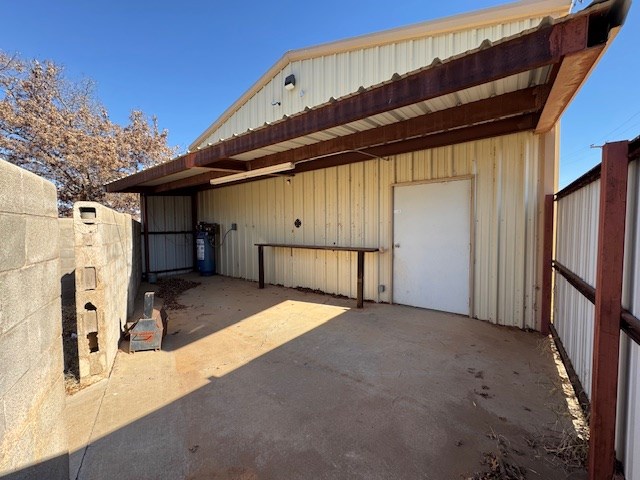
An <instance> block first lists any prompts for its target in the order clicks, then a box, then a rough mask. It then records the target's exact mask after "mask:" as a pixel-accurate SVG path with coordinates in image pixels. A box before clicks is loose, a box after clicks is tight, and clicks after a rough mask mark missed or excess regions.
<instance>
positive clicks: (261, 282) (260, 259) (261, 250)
mask: <svg viewBox="0 0 640 480" xmlns="http://www.w3.org/2000/svg"><path fill="white" fill-rule="evenodd" d="M258 288H264V247H263V246H262V245H258Z"/></svg>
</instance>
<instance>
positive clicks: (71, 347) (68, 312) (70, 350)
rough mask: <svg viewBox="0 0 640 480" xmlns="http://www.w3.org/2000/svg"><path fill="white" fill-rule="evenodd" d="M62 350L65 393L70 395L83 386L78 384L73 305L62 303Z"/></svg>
mask: <svg viewBox="0 0 640 480" xmlns="http://www.w3.org/2000/svg"><path fill="white" fill-rule="evenodd" d="M62 352H63V356H64V387H65V390H66V391H67V395H72V394H73V393H75V392H77V391H78V390H81V389H82V388H83V387H82V386H81V385H80V365H79V364H78V335H77V319H76V306H75V305H62Z"/></svg>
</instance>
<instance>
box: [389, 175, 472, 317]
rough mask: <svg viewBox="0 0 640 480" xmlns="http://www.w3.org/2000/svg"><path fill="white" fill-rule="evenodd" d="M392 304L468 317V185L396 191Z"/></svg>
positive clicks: (445, 184)
mask: <svg viewBox="0 0 640 480" xmlns="http://www.w3.org/2000/svg"><path fill="white" fill-rule="evenodd" d="M393 202H394V203H393V243H394V252H393V301H394V302H395V303H401V304H404V305H412V306H415V307H423V308H431V309H434V310H442V311H445V312H453V313H460V314H463V315H468V314H469V258H470V245H471V243H470V242H471V233H470V228H471V227H470V208H471V180H468V179H466V180H455V181H448V182H438V183H423V184H417V185H406V186H397V187H395V188H394V198H393Z"/></svg>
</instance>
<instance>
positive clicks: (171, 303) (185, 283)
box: [157, 277, 200, 310]
mask: <svg viewBox="0 0 640 480" xmlns="http://www.w3.org/2000/svg"><path fill="white" fill-rule="evenodd" d="M198 285H200V282H192V281H191V280H185V279H184V278H180V277H169V278H163V279H160V280H158V292H157V295H158V297H160V298H162V299H163V300H164V308H166V309H167V310H182V309H184V308H187V306H186V305H183V304H181V303H180V302H178V297H179V296H180V295H182V294H183V293H184V292H186V291H187V290H189V289H191V288H195V287H197V286H198Z"/></svg>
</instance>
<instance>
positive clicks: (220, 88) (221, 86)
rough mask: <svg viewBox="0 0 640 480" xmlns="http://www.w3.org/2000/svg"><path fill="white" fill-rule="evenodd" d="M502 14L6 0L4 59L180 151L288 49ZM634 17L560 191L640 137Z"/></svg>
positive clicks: (609, 57) (603, 72)
mask: <svg viewBox="0 0 640 480" xmlns="http://www.w3.org/2000/svg"><path fill="white" fill-rule="evenodd" d="M501 3H506V2H504V1H495V0H494V1H492V0H475V1H469V0H466V1H465V0H448V1H447V2H427V1H425V0H420V1H418V0H394V1H393V2H390V1H389V0H367V1H351V2H349V1H344V0H342V1H338V0H323V1H322V2H309V3H301V2H294V1H290V0H286V1H280V2H258V1H253V2H252V1H244V2H226V1H219V2H211V1H190V0H184V1H181V2H178V1H166V0H158V1H154V2H151V1H132V0H128V1H123V0H111V1H106V0H95V1H80V0H76V1H73V0H63V1H56V2H52V1H51V0H21V1H20V2H18V1H17V0H7V1H6V2H3V9H2V10H3V11H2V17H3V26H2V29H0V48H2V49H3V50H5V51H7V52H18V53H19V54H20V55H21V56H23V57H26V58H33V57H36V58H47V59H51V60H54V61H56V62H58V63H61V64H63V65H65V67H66V72H67V75H68V76H69V77H71V78H79V77H82V76H87V77H90V78H92V79H94V80H96V81H97V94H98V97H99V99H100V100H101V101H102V103H104V104H105V106H106V107H107V109H108V110H109V112H110V115H111V117H112V118H113V119H114V120H115V121H118V122H126V119H127V115H128V112H129V111H130V110H131V109H132V108H139V109H142V110H143V111H144V112H145V113H147V114H149V115H156V116H157V117H158V120H159V124H160V126H161V127H163V128H167V129H168V130H169V140H170V143H171V144H174V145H175V144H177V145H179V146H180V147H181V148H183V149H184V148H186V146H187V145H188V144H189V143H190V142H191V141H192V140H193V139H195V137H196V136H197V135H199V134H200V133H201V132H202V131H203V130H204V129H205V128H206V127H207V126H208V125H209V124H210V123H211V122H212V121H213V120H215V118H217V116H218V115H219V114H220V113H222V112H223V111H224V110H225V109H226V108H227V107H228V106H229V105H230V104H231V103H232V102H233V101H234V100H235V99H237V98H238V97H239V96H240V95H241V94H242V93H243V92H244V91H245V90H246V89H247V88H248V87H249V86H250V85H251V84H253V82H255V80H257V79H258V77H260V75H262V73H264V71H265V70H267V69H268V68H269V67H270V66H271V65H272V64H273V63H274V62H275V61H276V60H278V58H280V56H281V55H282V54H283V53H284V52H285V51H286V50H291V49H296V48H300V47H305V46H310V45H315V44H318V43H323V42H327V41H332V40H337V39H341V38H345V37H350V36H354V35H360V34H365V33H370V32H373V31H378V30H384V29H388V28H393V27H397V26H401V25H406V24H410V23H416V22H419V21H423V20H429V19H434V18H439V17H443V16H448V15H453V14H457V13H463V12H467V11H470V10H477V9H480V8H485V7H490V6H493V5H497V4H501ZM390 7H393V8H390ZM583 7H584V3H583V4H578V6H577V8H578V9H579V8H583ZM638 8H640V7H638V6H635V7H632V9H631V12H630V14H629V16H628V18H627V23H626V25H625V27H624V28H623V29H622V31H621V33H620V34H619V35H618V37H617V38H616V40H615V42H613V45H612V46H611V48H610V49H609V50H608V52H607V53H606V55H605V57H604V58H603V60H602V61H601V62H600V64H599V65H598V67H597V68H596V70H595V71H594V72H593V74H592V76H591V77H590V78H589V80H588V81H587V83H586V85H585V86H584V87H583V89H582V90H581V91H580V93H579V94H578V95H577V96H576V98H575V99H574V100H573V102H572V104H571V105H570V107H569V108H568V109H567V111H566V113H565V115H564V117H563V121H562V145H561V179H560V183H561V185H564V184H566V183H568V182H569V181H571V180H572V179H573V178H575V177H576V176H578V175H579V174H581V173H582V172H584V171H586V170H588V169H589V168H590V167H592V166H593V165H595V164H596V163H598V161H599V159H600V150H599V149H592V148H589V146H590V145H591V144H596V145H601V144H602V143H603V142H604V141H607V140H618V139H625V138H629V137H634V136H636V135H638V134H640V89H639V88H638V87H637V83H638V82H640V65H639V63H638V62H637V61H636V60H637V55H638V50H639V49H640V14H638V12H637V10H638Z"/></svg>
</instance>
